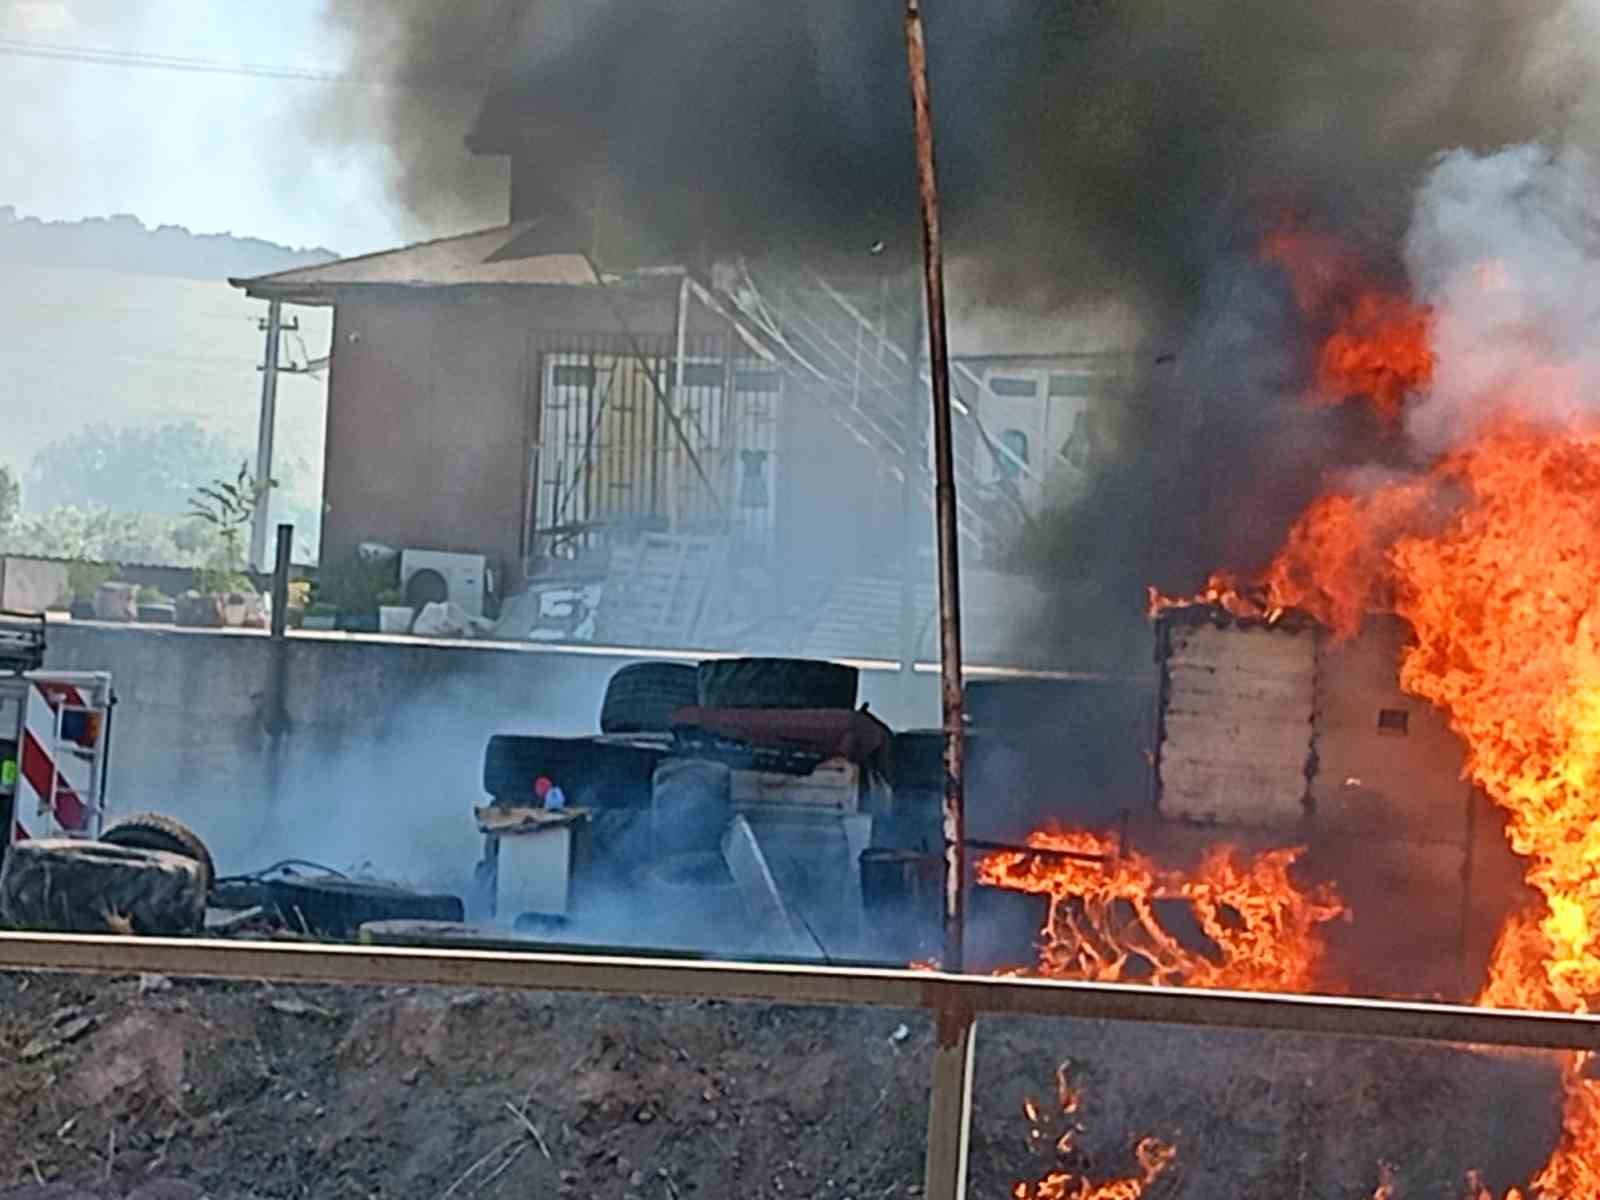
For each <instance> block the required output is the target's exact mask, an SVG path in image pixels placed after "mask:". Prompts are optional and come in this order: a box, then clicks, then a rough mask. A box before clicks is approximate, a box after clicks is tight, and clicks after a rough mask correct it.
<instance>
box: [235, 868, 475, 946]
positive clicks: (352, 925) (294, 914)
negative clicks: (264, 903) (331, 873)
mask: <svg viewBox="0 0 1600 1200" xmlns="http://www.w3.org/2000/svg"><path fill="white" fill-rule="evenodd" d="M263 886H264V888H265V889H266V893H267V897H268V900H269V903H270V904H271V906H272V907H273V908H275V909H276V910H277V914H278V918H279V920H281V921H282V922H283V924H284V926H285V927H286V928H288V929H291V930H293V931H294V932H296V933H308V934H310V935H311V936H313V937H325V938H350V937H354V936H355V935H356V934H357V933H358V932H359V931H360V929H361V926H363V925H365V924H367V923H368V922H369V921H448V922H451V923H453V924H459V923H460V922H462V921H464V920H465V919H466V915H467V914H466V906H465V905H464V904H463V903H462V901H461V898H460V897H459V896H447V895H439V894H430V893H427V892H413V891H408V890H407V889H405V888H397V887H389V886H387V885H385V884H381V883H368V882H366V881H365V880H359V879H333V878H327V879H321V878H313V879H274V880H271V881H269V882H267V883H266V884H264V885H263Z"/></svg>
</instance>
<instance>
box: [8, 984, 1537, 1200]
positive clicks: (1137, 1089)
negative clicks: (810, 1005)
mask: <svg viewBox="0 0 1600 1200" xmlns="http://www.w3.org/2000/svg"><path fill="white" fill-rule="evenodd" d="M1069 1058H1070V1060H1071V1076H1072V1078H1073V1080H1074V1082H1075V1083H1076V1084H1077V1085H1079V1086H1081V1087H1082V1088H1083V1089H1084V1099H1083V1104H1082V1108H1081V1110H1080V1111H1079V1112H1078V1113H1077V1114H1076V1117H1075V1118H1074V1119H1075V1120H1076V1121H1077V1122H1078V1123H1079V1124H1081V1125H1082V1126H1083V1127H1084V1132H1083V1133H1082V1134H1081V1135H1079V1137H1078V1138H1077V1143H1076V1146H1077V1148H1076V1149H1075V1150H1074V1151H1073V1153H1072V1154H1071V1155H1070V1156H1069V1158H1068V1159H1067V1160H1063V1159H1062V1158H1061V1156H1060V1155H1059V1154H1058V1153H1057V1152H1056V1150H1055V1148H1054V1147H1055V1141H1056V1138H1057V1137H1058V1136H1059V1134H1060V1133H1061V1132H1063V1131H1064V1128H1065V1126H1064V1124H1063V1123H1062V1122H1061V1121H1060V1120H1056V1121H1055V1122H1050V1121H1048V1120H1047V1121H1044V1122H1042V1123H1041V1125H1040V1127H1039V1128H1040V1129H1041V1130H1042V1133H1041V1136H1037V1137H1032V1136H1030V1132H1031V1130H1032V1129H1033V1128H1035V1127H1034V1126H1032V1125H1031V1124H1030V1122H1029V1121H1028V1120H1026V1119H1025V1118H1024V1117H1023V1104H1024V1101H1025V1100H1026V1099H1027V1098H1029V1097H1034V1098H1037V1099H1039V1100H1040V1101H1041V1102H1042V1107H1043V1109H1044V1110H1045V1112H1046V1115H1047V1116H1048V1115H1049V1114H1050V1113H1051V1112H1052V1111H1053V1110H1055V1109H1056V1108H1058V1106H1057V1105H1056V1104H1055V1103H1054V1099H1053V1098H1054V1096H1055V1078H1056V1068H1057V1066H1058V1064H1059V1063H1061V1062H1062V1061H1063V1059H1069ZM930 1061H931V1060H930V1031H929V1026H928V1023H927V1021H926V1020H925V1019H923V1018H922V1017H921V1016H919V1015H914V1014H897V1013H887V1012H857V1011H848V1012H846V1011H836V1010H821V1009H795V1008H783V1007H775V1006H756V1005H743V1006H735V1005H726V1004H715V1003H709V1002H698V1003H684V1002H673V1003H657V1002H646V1001H639V1000H610V999H607V1000H600V999H596V998H592V997H582V996H550V995H543V994H514V995H513V994H499V993H471V992H459V991H450V992H447V991H439V990H424V989H413V990H394V989H390V990H378V989H371V990H361V989H330V988H293V989H290V988H278V987H269V986H266V985H240V984H217V983H199V982H182V981H179V982H173V981H169V980H165V979H159V978H146V979H143V980H137V979H128V980H96V979H90V978H73V977H64V976H52V975H43V974H33V975H22V974H12V975H0V1128H3V1129H4V1130H5V1131H6V1133H5V1134H4V1135H0V1198H4V1200H22V1198H23V1197H30V1198H35V1200H43V1198H45V1197H55V1198H57V1200H91V1198H94V1200H124V1198H128V1197H134V1198H137V1200H185V1198H187V1200H195V1198H198V1197H211V1198H212V1200H266V1198H269V1197H270V1198H274V1200H276V1198H279V1197H319V1198H321V1197H341V1196H349V1197H372V1198H375V1197H383V1198H388V1197H427V1198H437V1200H467V1198H470V1197H527V1196H540V1197H543V1196H568V1197H585V1198H587V1197H594V1198H597V1200H699V1198H705V1200H711V1198H713V1197H716V1198H720V1197H725V1196H739V1197H746V1198H751V1200H755V1198H772V1200H780V1198H781V1200H797V1198H812V1197H814V1198H816V1200H847V1198H848V1200H890V1198H891V1197H914V1196H916V1195H918V1194H919V1192H920V1184H921V1167H922V1154H923V1139H924V1122H925V1120H926V1109H927V1080H928V1072H929V1066H930ZM1555 1094H1556V1093H1555V1083H1554V1075H1553V1067H1552V1065H1551V1063H1550V1062H1549V1060H1548V1059H1546V1058H1543V1057H1539V1056H1526V1055H1517V1056H1508V1055H1490V1054H1479V1053H1473V1052H1470V1051H1464V1050H1454V1049H1446V1048H1408V1047H1401V1046H1395V1045H1383V1044H1377V1043H1349V1042H1340V1041H1335V1040H1328V1039H1317V1040H1313V1039H1289V1038H1283V1037H1265V1036H1256V1035H1242V1034H1227V1035H1221V1034H1199V1033H1195V1032H1192V1031H1183V1030H1177V1029H1169V1028H1131V1027H1113V1026H1108V1025H1103V1024H1100V1023H1087V1022H1070V1023H1069V1022H1041V1021H1021V1020H1007V1021H987V1022H984V1023H983V1024H982V1025H981V1026H980V1031H979V1042H978V1104H977V1111H976V1113H975V1116H974V1128H973V1138H972V1157H971V1163H972V1181H971V1189H970V1194H971V1195H973V1196H975V1197H996V1198H1000V1197H1005V1196H1008V1195H1010V1194H1011V1191H1012V1187H1013V1185H1014V1184H1015V1183H1017V1182H1018V1181H1020V1180H1035V1179H1039V1178H1042V1177H1043V1176H1044V1175H1045V1174H1046V1173H1048V1172H1050V1171H1053V1170H1057V1169H1066V1170H1072V1171H1076V1172H1081V1173H1084V1174H1086V1175H1087V1176H1088V1177H1090V1178H1091V1179H1093V1180H1094V1181H1096V1182H1100V1181H1105V1180H1109V1179H1114V1178H1118V1177H1122V1176H1125V1175H1128V1174H1130V1173H1132V1163H1133V1159H1132V1146H1133V1144H1134V1142H1135V1140H1136V1139H1137V1138H1138V1137H1139V1136H1141V1135H1143V1134H1152V1135H1155V1136H1159V1137H1161V1138H1163V1139H1165V1140H1167V1141H1170V1142H1172V1143H1173V1144H1174V1145H1175V1146H1176V1147H1177V1159H1176V1162H1175V1163H1174V1165H1173V1166H1172V1168H1171V1169H1170V1170H1169V1171H1168V1172H1167V1173H1166V1174H1165V1175H1164V1176H1163V1177H1162V1178H1161V1179H1159V1180H1158V1181H1157V1183H1156V1184H1155V1185H1154V1186H1153V1187H1152V1188H1151V1189H1150V1190H1149V1191H1148V1193H1147V1197H1148V1200H1201V1198H1202V1197H1204V1198H1206V1200H1221V1198H1227V1200H1367V1198H1368V1197H1370V1196H1371V1194H1372V1190H1373V1187H1374V1185H1375V1183H1376V1180H1377V1164H1378V1162H1379V1161H1380V1160H1387V1161H1389V1162H1393V1163H1395V1164H1396V1165H1397V1167H1398V1169H1399V1187H1398V1190H1397V1192H1396V1196H1397V1197H1398V1198H1399V1200H1408V1198H1421V1197H1427V1198H1430V1200H1431V1198H1433V1197H1439V1198H1440V1200H1458V1198H1459V1197H1460V1195H1461V1189H1460V1181H1461V1178H1462V1173H1463V1171H1464V1170H1465V1168H1467V1167H1471V1166H1476V1167H1480V1168H1483V1169H1485V1170H1486V1171H1487V1172H1488V1173H1489V1175H1490V1178H1491V1182H1495V1183H1497V1184H1498V1185H1499V1186H1502V1187H1503V1186H1505V1185H1506V1184H1508V1183H1511V1182H1522V1181H1525V1180H1526V1178H1527V1176H1528V1174H1529V1173H1530V1172H1531V1171H1532V1170H1534V1169H1535V1168H1536V1167H1537V1165H1538V1163H1539V1162H1540V1161H1541V1160H1542V1159H1543V1157H1544V1155H1545V1154H1546V1153H1547V1151H1548V1149H1549V1147H1550V1145H1551V1144H1552V1142H1553V1140H1554V1137H1555V1132H1556V1109H1555ZM1066 1194H1067V1195H1072V1194H1073V1193H1071V1192H1067V1193H1066Z"/></svg>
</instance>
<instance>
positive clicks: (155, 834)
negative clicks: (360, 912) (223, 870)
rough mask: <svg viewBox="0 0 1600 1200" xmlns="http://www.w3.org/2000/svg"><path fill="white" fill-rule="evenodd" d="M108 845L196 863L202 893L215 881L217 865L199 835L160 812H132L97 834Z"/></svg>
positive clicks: (209, 888)
mask: <svg viewBox="0 0 1600 1200" xmlns="http://www.w3.org/2000/svg"><path fill="white" fill-rule="evenodd" d="M100 840H101V841H102V842H105V843H106V844H107V845H108V846H129V847H131V848H132V849H134V850H163V851H165V852H166V853H168V854H181V855H183V856H184V857H185V858H192V859H194V860H195V862H197V863H199V864H200V866H201V867H202V868H203V869H204V872H205V884H206V891H208V892H209V891H210V890H211V885H212V884H213V883H215V882H216V880H217V864H216V862H215V861H213V859H212V857H211V851H210V850H209V849H207V848H206V844H205V842H203V841H201V840H200V835H199V834H198V833H196V832H195V831H194V830H192V829H190V828H189V827H188V826H187V825H185V824H184V823H183V822H182V821H175V820H173V819H172V818H171V817H168V816H163V815H162V814H161V813H136V814H135V815H134V816H131V817H123V818H122V820H120V821H117V822H116V823H114V824H113V825H112V826H111V827H110V828H109V829H107V830H106V831H105V832H104V833H102V834H101V835H100Z"/></svg>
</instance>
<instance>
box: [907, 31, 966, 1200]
mask: <svg viewBox="0 0 1600 1200" xmlns="http://www.w3.org/2000/svg"><path fill="white" fill-rule="evenodd" d="M905 36H906V65H907V68H908V70H909V74H910V76H911V114H912V118H913V121H914V123H915V127H916V140H917V192H918V197H919V200H920V209H921V216H922V275H923V284H924V288H925V291H926V294H927V316H928V370H929V374H930V375H931V377H932V383H933V473H934V481H935V482H934V516H935V519H936V522H937V525H938V535H939V540H938V552H939V679H940V684H941V687H940V692H941V695H942V697H943V701H944V955H943V961H942V963H941V966H942V967H943V969H944V970H945V971H946V972H948V973H949V974H952V975H957V974H960V973H961V970H962V957H963V955H962V951H963V937H962V932H963V926H964V924H965V921H966V882H967V880H966V874H967V862H966V836H967V834H966V795H965V791H964V788H963V781H962V775H963V770H964V766H965V760H966V729H965V724H964V722H965V719H966V713H965V711H964V710H965V707H966V705H965V699H964V696H963V692H962V677H961V572H960V565H961V564H960V559H959V550H960V535H959V531H958V529H957V526H956V477H955V455H954V452H953V450H952V446H951V441H952V439H951V428H950V354H949V345H948V342H947V340H946V337H945V314H944V248H943V246H942V244H941V242H940V233H939V184H938V176H937V174H936V173H935V171H934V159H933V105H932V101H931V100H930V98H929V93H928V50H927V43H926V41H925V40H924V37H923V28H922V0H905ZM975 1046H976V1037H975V1027H974V1019H973V1014H972V1012H971V1011H968V1010H964V1009H959V1008H955V1007H945V1008H941V1009H940V1010H939V1012H938V1014H937V1017H936V1028H935V1031H934V1059H933V1077H934V1087H933V1092H932V1098H931V1100H930V1103H929V1105H928V1154H927V1161H926V1164H925V1167H926V1179H927V1188H928V1200H965V1196H966V1191H967V1144H968V1139H969V1138H970V1136H971V1131H972V1076H973V1052H974V1049H975Z"/></svg>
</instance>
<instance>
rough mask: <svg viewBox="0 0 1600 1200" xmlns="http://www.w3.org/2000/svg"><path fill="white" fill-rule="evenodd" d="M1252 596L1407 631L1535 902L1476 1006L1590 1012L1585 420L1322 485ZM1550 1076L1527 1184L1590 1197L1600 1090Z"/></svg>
mask: <svg viewBox="0 0 1600 1200" xmlns="http://www.w3.org/2000/svg"><path fill="white" fill-rule="evenodd" d="M1261 591H1262V593H1263V594H1264V596H1265V597H1266V601H1265V602H1266V603H1268V604H1271V605H1276V606H1282V607H1290V606H1292V607H1296V608H1299V609H1302V610H1305V611H1307V612H1309V613H1311V614H1313V615H1315V616H1316V617H1317V618H1318V619H1320V620H1322V621H1324V622H1326V623H1327V624H1328V625H1329V626H1330V627H1331V628H1333V629H1334V630H1336V631H1338V632H1340V633H1343V634H1348V633H1352V632H1354V631H1355V630H1356V629H1357V628H1358V627H1359V625H1360V623H1361V621H1362V619H1363V617H1364V616H1365V615H1366V614H1367V613H1368V612H1370V611H1373V610H1375V609H1384V610H1388V611H1393V612H1396V613H1398V614H1399V615H1400V616H1402V617H1404V618H1405V619H1406V620H1407V621H1408V622H1409V623H1410V625H1411V628H1412V630H1413V632H1414V635H1415V642H1414V644H1413V645H1412V646H1411V647H1410V648H1409V649H1408V650H1407V651H1406V653H1405V655H1404V657H1403V659H1402V662H1401V669H1400V682H1401V685H1402V686H1403V687H1404V688H1405V690H1406V691H1408V692H1410V693H1411V694H1413V695H1416V696H1419V697H1422V698H1424V699H1427V700H1429V701H1431V702H1432V703H1434V704H1436V705H1437V706H1439V707H1440V708H1441V709H1443V710H1444V711H1445V712H1446V713H1447V714H1448V715H1449V718H1450V723H1451V726H1452V728H1453V729H1454V730H1455V731H1456V733H1457V734H1458V735H1459V736H1460V737H1461V739H1462V741H1463V742H1464V744H1465V746H1466V750H1467V772H1468V774H1469V775H1470V776H1471V778H1472V779H1473V781H1474V782H1475V783H1477V784H1478V785H1479V786H1481V787H1482V788H1483V789H1484V791H1485V792H1486V793H1487V794H1488V795H1489V796H1490V797H1491V798H1492V799H1493V800H1494V801H1495V802H1496V803H1497V804H1498V805H1499V806H1500V807H1501V808H1503V809H1504V810H1505V812H1506V814H1507V818H1508V819H1507V836H1508V837H1509V839H1510V841H1511V845H1512V848H1513V849H1514V850H1515V851H1516V852H1517V853H1518V854H1519V855H1521V856H1522V857H1523V858H1525V859H1526V861H1527V866H1526V877H1527V881H1528V883H1529V884H1530V885H1532V887H1533V888H1534V890H1535V891H1536V892H1537V893H1538V894H1539V896H1540V903H1539V905H1538V907H1537V909H1536V910H1534V911H1532V912H1528V913H1525V914H1522V915H1521V916H1520V917H1518V918H1517V919H1515V920H1513V921H1511V922H1509V923H1508V924H1507V926H1506V928H1505V929H1504V930H1503V931H1502V933H1501V937H1500V939H1499V943H1498V946H1497V948H1496V951H1495V955H1494V958H1493V962H1492V965H1491V970H1490V978H1489V981H1488V985H1487V987H1486V988H1485V989H1484V991H1483V993H1482V996H1481V997H1480V999H1481V1001H1482V1002H1483V1003H1488V1004H1494V1005H1500V1006H1515V1007H1531V1008H1541V1009H1551V1010H1560V1011H1567V1012H1592V1011H1595V1010H1596V1007H1597V1005H1600V430H1597V429H1595V428H1593V427H1587V428H1585V427H1577V426H1574V427H1572V428H1569V429H1566V430H1562V431H1556V430H1551V429H1547V428H1533V427H1529V426H1524V425H1520V424H1517V423H1514V422H1510V421H1502V423H1501V424H1499V425H1498V426H1496V427H1494V428H1492V429H1491V430H1490V431H1489V432H1488V433H1486V434H1483V435H1481V436H1480V437H1479V438H1478V439H1477V440H1476V441H1475V442H1473V443H1472V444H1470V445H1469V446H1467V447H1466V448H1465V449H1462V450H1460V451H1457V452H1456V453H1454V454H1451V455H1449V456H1447V457H1445V458H1443V459H1441V460H1440V461H1439V462H1438V463H1436V464H1435V465H1434V466H1433V467H1432V469H1431V470H1429V471H1428V472H1427V473H1426V474H1425V475H1423V476H1421V477H1420V478H1415V479H1409V480H1406V481H1403V482H1396V483H1391V484H1389V485H1386V486H1383V487H1379V488H1377V489H1376V490H1374V491H1372V492H1369V493H1367V494H1364V495H1332V496H1327V497H1324V498H1323V499H1322V500H1320V501H1318V502H1317V503H1316V504H1315V505H1313V506H1312V507H1311V508H1310V509H1309V510H1308V511H1307V512H1306V513H1305V515H1304V516H1302V517H1301V518H1300V520H1299V521H1298V522H1297V523H1296V524H1295V527H1294V529H1293V530H1292V531H1291V532H1290V534H1289V537H1288V540H1287V542H1286V544H1285V546H1284V549H1283V551H1282V552H1281V553H1280V555H1279V557H1278V559H1277V560H1276V561H1275V562H1274V563H1273V565H1272V567H1271V569H1270V570H1269V571H1268V572H1267V575H1266V578H1265V580H1264V581H1263V583H1262V585H1261ZM1586 1066H1587V1057H1586V1056H1582V1055H1573V1056H1571V1058H1570V1061H1569V1063H1568V1066H1567V1070H1566V1105H1565V1110H1564V1117H1563V1129H1564V1132H1563V1136H1562V1140H1561V1143H1560V1145H1559V1146H1558V1147H1557V1149H1556V1151H1555V1153H1554V1155H1553V1156H1552V1158H1551V1160H1550V1162H1549V1163H1548V1164H1547V1166H1546V1167H1545V1169H1544V1170H1543V1172H1542V1173H1541V1174H1540V1175H1539V1177H1538V1178H1537V1179H1536V1180H1535V1181H1534V1184H1533V1194H1534V1195H1536V1196H1541V1197H1551V1198H1555V1197H1561V1198H1563V1200H1567V1198H1570V1197H1577V1196H1585V1197H1588V1196H1600V1083H1596V1082H1594V1081H1591V1080H1589V1079H1588V1078H1587V1075H1586V1071H1585V1068H1586Z"/></svg>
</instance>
